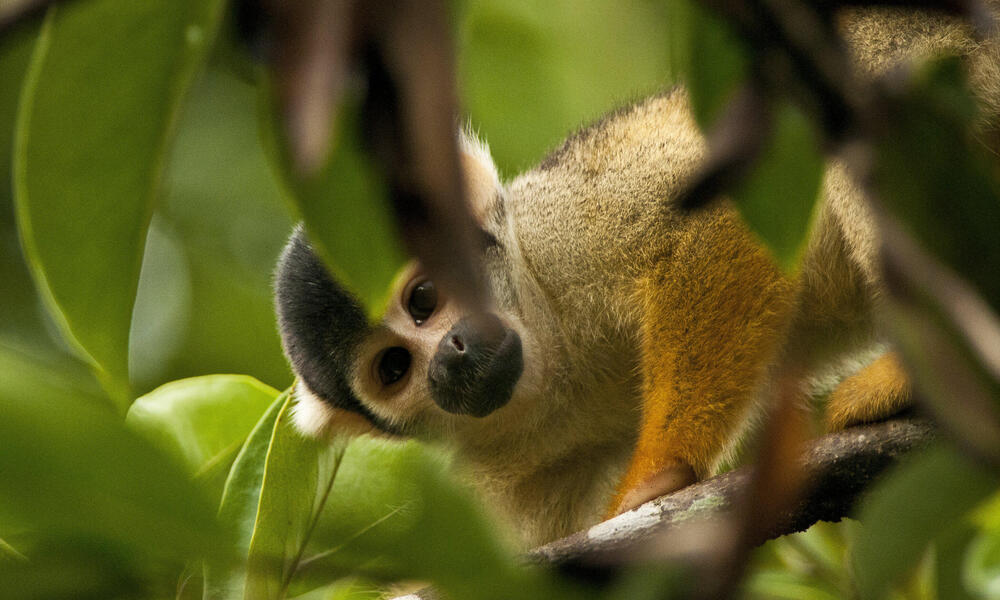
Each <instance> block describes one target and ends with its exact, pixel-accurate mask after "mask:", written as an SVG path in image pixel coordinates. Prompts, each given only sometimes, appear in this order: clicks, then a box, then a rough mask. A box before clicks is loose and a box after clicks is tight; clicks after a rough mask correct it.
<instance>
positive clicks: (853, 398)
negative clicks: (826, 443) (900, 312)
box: [826, 352, 911, 431]
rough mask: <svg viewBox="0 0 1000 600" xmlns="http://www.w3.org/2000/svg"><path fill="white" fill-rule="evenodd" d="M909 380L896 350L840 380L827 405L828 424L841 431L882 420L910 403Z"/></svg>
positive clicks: (827, 425)
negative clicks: (852, 426)
mask: <svg viewBox="0 0 1000 600" xmlns="http://www.w3.org/2000/svg"><path fill="white" fill-rule="evenodd" d="M910 399H911V396H910V382H909V378H908V377H907V375H906V372H905V371H903V367H902V365H900V363H899V357H898V356H896V353H895V352H886V353H885V354H883V355H882V356H880V357H879V358H878V359H876V360H875V361H874V362H873V363H871V364H870V365H868V366H867V367H865V368H864V369H861V370H860V371H858V372H857V373H856V374H854V375H852V376H850V377H848V378H847V379H845V380H843V381H842V382H840V385H838V386H837V387H836V389H834V390H833V393H831V394H830V399H829V401H828V402H827V405H826V427H827V430H829V431H838V430H841V429H844V428H846V427H850V426H851V425H859V424H861V423H872V422H874V421H882V420H884V419H887V418H889V417H891V416H892V415H894V414H896V413H898V412H900V411H902V410H903V409H904V408H906V407H907V406H909V404H910Z"/></svg>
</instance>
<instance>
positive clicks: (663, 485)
mask: <svg viewBox="0 0 1000 600" xmlns="http://www.w3.org/2000/svg"><path fill="white" fill-rule="evenodd" d="M697 480H698V478H697V477H696V476H695V474H694V469H692V468H691V467H690V466H688V465H687V464H685V463H680V462H678V463H674V464H672V465H670V466H669V467H667V468H665V469H663V470H662V471H659V472H657V473H654V474H653V475H651V476H649V477H647V478H646V479H644V480H643V481H642V483H640V484H639V485H637V486H634V487H632V488H630V489H628V490H627V491H626V492H625V493H624V494H622V495H621V499H620V500H619V501H618V502H617V503H616V505H615V506H614V509H613V510H612V513H611V514H612V516H613V515H620V514H622V513H623V512H627V511H630V510H632V509H633V508H636V507H638V506H640V505H642V504H645V503H646V502H648V501H650V500H652V499H653V498H659V497H660V496H663V495H665V494H669V493H670V492H674V491H677V490H679V489H681V488H683V487H687V486H689V485H691V484H692V483H694V482H696V481H697Z"/></svg>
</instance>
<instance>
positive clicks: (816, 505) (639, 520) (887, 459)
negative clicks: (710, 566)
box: [406, 419, 934, 599]
mask: <svg viewBox="0 0 1000 600" xmlns="http://www.w3.org/2000/svg"><path fill="white" fill-rule="evenodd" d="M933 436H934V430H933V428H932V426H931V425H930V424H929V423H928V422H926V421H922V420H911V419H903V420H895V421H889V422H887V423H879V424H876V425H866V426H863V427H855V428H851V429H849V430H847V431H842V432H838V433H832V434H829V435H826V436H823V437H821V438H818V439H816V440H814V441H812V442H811V443H810V444H809V448H808V450H807V451H806V452H805V453H804V455H803V457H802V464H803V468H804V470H805V473H806V477H807V483H806V487H805V489H806V493H805V495H804V496H803V498H801V499H800V500H799V501H798V502H797V503H796V504H795V506H794V507H793V508H792V509H791V510H790V511H788V512H787V514H785V515H783V517H784V518H783V519H781V522H780V524H779V525H777V526H776V527H775V528H773V529H771V530H769V531H767V532H765V533H763V536H762V538H761V539H759V540H756V542H757V543H758V544H759V543H763V542H765V541H767V540H769V539H773V538H776V537H779V536H782V535H786V534H790V533H795V532H798V531H804V530H805V529H807V528H808V527H809V526H810V525H812V524H813V523H816V522H817V521H839V520H841V519H842V518H844V517H846V516H849V515H850V514H851V513H852V510H853V508H854V505H855V502H856V501H857V499H858V497H859V496H860V495H861V494H862V493H863V492H864V491H865V490H866V489H867V488H868V486H869V485H870V484H871V483H872V482H873V481H874V480H875V479H876V478H877V477H879V475H881V474H882V473H883V472H884V471H885V470H886V469H887V468H888V467H890V466H892V465H893V464H895V463H896V461H897V459H898V458H899V457H900V456H902V455H903V454H905V453H907V452H909V451H910V450H912V449H913V448H916V447H919V446H923V445H925V444H927V443H928V442H929V441H930V440H931V439H932V437H933ZM751 475H752V467H743V468H740V469H736V470H734V471H730V472H728V473H724V474H722V475H719V476H717V477H713V478H711V479H707V480H705V481H702V482H701V483H697V484H695V485H692V486H689V487H687V488H684V489H682V490H680V491H678V492H674V493H673V494H670V495H667V496H663V497H662V498H658V499H656V500H652V501H650V502H647V503H646V504H644V505H642V506H640V507H639V508H637V509H635V510H632V511H629V512H627V513H624V514H621V515H618V516H617V517H614V518H613V519H609V520H608V521H605V522H604V523H600V524H598V525H595V526H593V527H591V528H589V529H587V530H584V531H579V532H577V533H574V534H573V535H570V536H568V537H565V538H563V539H561V540H556V541H554V542H552V543H549V544H546V545H545V546H542V547H540V548H537V549H535V550H533V551H532V552H530V553H529V554H528V556H527V559H528V561H529V562H533V563H541V564H546V563H547V564H554V565H568V566H570V572H576V571H577V570H578V569H577V568H576V567H579V566H583V568H584V569H587V568H590V567H591V566H592V567H594V568H595V569H596V570H598V571H600V570H602V569H603V568H608V569H609V570H610V571H614V570H615V567H617V566H620V565H622V564H623V562H625V561H628V560H630V559H631V558H635V559H638V560H649V559H651V558H655V557H656V555H658V554H662V553H660V552H658V551H657V550H656V549H653V550H652V552H650V551H649V548H650V545H651V544H653V545H655V546H656V548H663V547H664V546H665V545H669V546H671V547H672V548H673V549H674V552H673V554H676V555H677V556H678V558H683V559H684V561H685V562H686V563H688V564H692V563H693V564H694V566H698V565H699V563H703V562H704V563H710V562H712V561H713V560H715V558H716V556H713V555H712V554H711V552H712V548H711V547H710V546H711V544H704V543H702V544H697V545H696V546H697V547H694V546H692V544H690V543H686V542H689V541H690V537H691V536H683V530H684V529H686V528H687V527H689V526H692V523H695V524H697V523H699V522H700V523H705V522H718V524H719V525H720V527H722V528H728V527H731V526H732V520H731V519H730V517H731V515H732V508H733V507H734V506H737V505H738V502H739V499H740V498H742V497H743V496H744V494H746V491H747V490H746V488H747V484H748V482H749V481H750V479H751ZM695 526H696V525H695ZM713 529H715V528H714V527H713ZM700 531H703V530H700ZM723 533H725V532H723ZM675 534H681V536H682V537H683V538H686V539H676V538H675V537H674V536H675ZM699 537H700V536H699ZM661 540H669V541H670V542H674V543H670V544H663V543H660V542H661ZM706 550H707V551H706ZM716 550H717V549H716ZM432 594H433V592H431V590H423V591H421V592H419V594H417V595H411V596H407V597H406V598H407V599H413V598H433V597H434V596H433V595H432Z"/></svg>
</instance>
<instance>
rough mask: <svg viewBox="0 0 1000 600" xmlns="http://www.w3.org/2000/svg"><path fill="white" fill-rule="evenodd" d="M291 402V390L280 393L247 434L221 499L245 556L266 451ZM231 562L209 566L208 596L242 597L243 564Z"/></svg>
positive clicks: (218, 599) (222, 514) (223, 516)
mask: <svg viewBox="0 0 1000 600" xmlns="http://www.w3.org/2000/svg"><path fill="white" fill-rule="evenodd" d="M287 402H288V392H287V391H286V392H284V393H282V394H281V395H280V396H278V397H277V398H276V399H275V400H274V402H272V403H271V406H270V407H268V409H267V411H266V412H265V413H264V415H263V416H262V417H261V418H260V420H259V421H258V422H257V425H255V426H254V428H253V431H251V432H250V435H249V436H247V440H246V442H245V443H244V444H243V447H242V448H241V449H240V453H239V454H238V455H237V456H236V460H235V461H233V466H232V468H231V469H230V471H229V477H228V478H227V479H226V486H225V490H224V491H223V494H222V502H221V504H220V505H219V518H220V520H221V521H222V522H223V523H224V524H226V525H227V526H229V527H231V528H232V529H233V530H234V531H235V532H236V546H235V547H236V549H237V554H238V555H239V556H240V557H241V558H242V559H244V560H245V559H246V557H247V554H248V553H249V551H250V540H251V539H252V537H253V532H254V524H255V523H256V520H257V506H258V504H259V503H260V490H261V485H262V483H263V481H264V467H265V466H266V463H267V451H268V448H269V447H270V445H271V438H272V437H273V435H274V428H275V424H276V423H277V421H278V415H280V414H281V412H282V410H283V409H284V408H285V405H286V404H287ZM229 566H230V565H227V564H224V563H216V564H212V565H210V566H209V567H208V568H206V574H205V600H222V599H224V598H243V588H244V576H245V573H244V572H243V567H244V565H243V564H240V565H239V566H238V568H236V569H233V570H230V569H229Z"/></svg>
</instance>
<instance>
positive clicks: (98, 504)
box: [0, 354, 229, 597]
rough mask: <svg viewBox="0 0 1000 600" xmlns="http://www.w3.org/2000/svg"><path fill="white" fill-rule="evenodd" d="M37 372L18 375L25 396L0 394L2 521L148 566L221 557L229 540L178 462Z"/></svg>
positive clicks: (103, 410)
mask: <svg viewBox="0 0 1000 600" xmlns="http://www.w3.org/2000/svg"><path fill="white" fill-rule="evenodd" d="M8 358H9V357H8V356H5V355H4V354H0V361H2V362H4V363H5V364H4V365H3V367H4V369H3V372H4V373H7V374H10V373H11V372H12V371H10V370H8V369H7V367H10V366H11V365H10V364H6V363H8V361H7V360H6V359H8ZM14 366H17V363H15V364H14ZM44 369H45V367H44V366H40V367H38V368H37V369H36V372H37V377H36V374H33V373H30V372H25V371H24V370H20V371H16V374H17V377H18V379H19V380H20V381H21V385H22V389H20V390H18V389H10V388H9V387H8V386H4V387H3V388H2V389H0V414H3V418H2V419H0V439H2V440H3V452H0V515H3V517H4V522H5V523H17V524H19V525H20V526H22V527H27V528H30V529H31V530H32V531H34V532H37V533H38V534H40V535H43V536H44V537H45V538H46V539H50V540H53V541H55V540H58V539H67V540H68V539H73V540H77V541H81V540H83V539H94V540H102V542H100V544H99V545H101V546H102V547H104V548H106V549H108V550H109V551H110V550H111V549H117V550H120V551H124V552H128V553H130V554H134V555H136V556H144V557H147V558H149V557H160V558H165V557H169V558H171V559H187V558H197V557H201V556H220V555H222V556H224V555H226V553H227V552H228V537H229V536H228V535H226V531H225V530H224V529H223V528H222V527H220V526H219V524H218V522H217V520H216V518H215V511H214V510H213V507H212V504H211V503H210V502H209V501H208V499H207V498H206V497H205V494H204V493H203V491H202V490H201V489H200V488H199V487H198V486H196V485H194V484H193V483H192V482H191V480H190V477H189V476H188V475H187V474H186V473H185V472H184V470H183V468H181V466H180V465H179V464H178V462H177V461H176V460H175V459H173V458H171V457H169V456H168V455H166V454H165V453H163V452H161V451H160V450H159V449H158V448H156V447H155V446H153V445H152V444H150V443H149V442H147V441H146V440H144V439H142V438H141V437H140V436H138V435H137V434H135V433H134V432H132V431H130V430H129V429H127V428H126V427H125V425H124V424H123V423H122V421H121V419H120V417H118V416H117V415H116V414H114V413H113V412H112V411H110V410H108V409H107V408H106V407H102V406H100V405H98V404H95V403H94V402H93V401H91V400H89V399H87V398H86V397H81V396H79V395H77V394H75V393H74V392H72V391H71V390H68V389H64V388H62V387H61V386H56V385H53V383H52V382H51V381H46V380H45V379H44V378H43V377H44V375H45V371H44ZM3 379H8V377H7V376H6V375H5V377H4V378H3ZM33 390H37V393H33ZM57 545H58V544H57ZM117 550H116V551H117ZM28 555H29V557H30V556H31V554H30V553H29V554H28ZM23 597H29V596H27V595H26V596H23Z"/></svg>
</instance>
